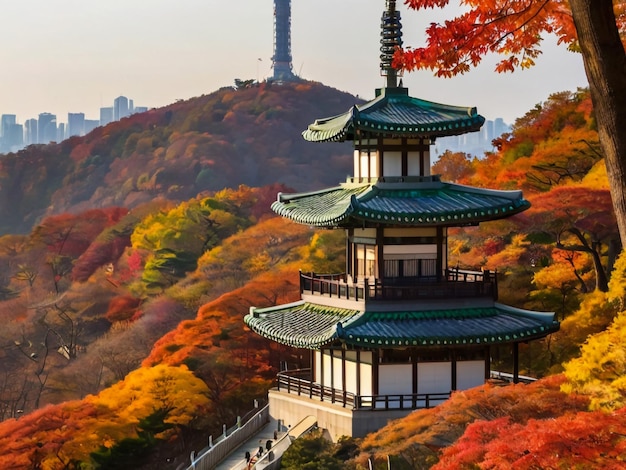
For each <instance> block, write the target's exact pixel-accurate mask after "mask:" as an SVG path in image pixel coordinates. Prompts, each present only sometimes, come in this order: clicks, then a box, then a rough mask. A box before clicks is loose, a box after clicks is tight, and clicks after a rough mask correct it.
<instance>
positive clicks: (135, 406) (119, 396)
mask: <svg viewBox="0 0 626 470" xmlns="http://www.w3.org/2000/svg"><path fill="white" fill-rule="evenodd" d="M207 390H208V389H207V387H206V384H205V383H204V382H202V381H201V380H200V379H198V378H197V377H196V376H195V375H193V373H192V372H190V371H189V370H188V369H187V367H185V366H180V367H170V366H166V365H162V364H160V365H156V366H154V367H142V368H140V369H137V370H135V371H133V372H131V373H130V374H128V375H127V376H126V378H125V379H124V380H123V381H121V382H118V383H116V384H115V385H113V386H111V387H109V388H107V389H105V390H103V391H102V392H100V393H99V394H98V395H96V396H93V395H90V396H88V397H87V398H86V399H85V400H86V401H88V402H91V403H93V404H95V405H100V406H103V407H106V408H108V409H109V410H110V411H111V412H112V413H113V415H114V416H113V417H112V420H111V424H112V425H113V426H118V425H122V426H124V425H125V424H128V423H132V424H135V423H137V422H138V421H139V419H140V418H143V417H145V416H148V415H149V414H150V413H152V412H154V411H155V410H157V409H159V408H164V407H167V408H171V409H172V411H171V412H170V414H169V415H168V418H167V419H166V421H167V422H168V423H177V424H184V423H187V422H189V421H190V420H191V419H192V418H193V417H194V416H195V414H196V413H197V411H198V409H200V408H202V407H203V406H205V405H207V404H208V399H207V398H206V396H205V393H206V392H207Z"/></svg>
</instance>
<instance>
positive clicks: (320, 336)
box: [244, 301, 360, 349]
mask: <svg viewBox="0 0 626 470" xmlns="http://www.w3.org/2000/svg"><path fill="white" fill-rule="evenodd" d="M250 310H251V311H250V314H248V315H246V316H245V317H244V322H245V323H246V325H248V326H249V327H250V329H251V330H252V331H254V332H256V333H258V334H259V335H261V336H263V337H265V338H269V339H271V340H273V341H276V342H278V343H282V344H287V345H289V346H293V347H296V348H313V349H314V348H317V347H320V346H322V345H324V344H327V343H329V342H332V341H333V340H334V339H336V338H337V324H348V323H350V322H351V321H353V320H354V319H355V318H357V317H358V316H359V315H360V312H359V311H357V310H349V309H343V308H333V307H325V306H321V305H316V304H312V303H308V302H304V301H299V302H294V303H291V304H286V305H280V306H277V307H269V308H263V309H258V308H257V309H250Z"/></svg>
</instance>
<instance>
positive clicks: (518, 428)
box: [0, 83, 626, 469]
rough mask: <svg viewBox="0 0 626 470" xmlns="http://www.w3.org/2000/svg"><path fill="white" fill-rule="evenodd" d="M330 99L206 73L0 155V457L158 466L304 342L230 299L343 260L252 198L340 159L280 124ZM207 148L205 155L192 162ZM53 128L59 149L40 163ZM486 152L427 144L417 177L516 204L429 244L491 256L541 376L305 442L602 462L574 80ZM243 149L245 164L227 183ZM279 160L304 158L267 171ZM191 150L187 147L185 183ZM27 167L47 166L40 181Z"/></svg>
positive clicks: (604, 303) (431, 455)
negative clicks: (544, 332) (1, 213)
mask: <svg viewBox="0 0 626 470" xmlns="http://www.w3.org/2000/svg"><path fill="white" fill-rule="evenodd" d="M281 93H284V94H283V95H281ZM326 94H327V95H328V97H329V98H328V109H326V104H324V105H323V106H322V105H321V104H320V102H322V101H325V100H326V98H324V99H322V98H321V97H322V96H325V95H326ZM245 97H247V98H245ZM305 97H306V98H305ZM283 99H284V100H285V101H284V102H283V101H282V100H283ZM301 100H302V102H301ZM307 100H311V101H312V102H311V103H309V102H308V101H307ZM333 100H334V101H335V103H334V104H333V103H331V102H332V101H333ZM348 101H350V97H348V96H347V95H345V94H342V93H339V92H337V91H335V90H331V89H328V88H325V87H321V86H320V85H316V84H310V83H303V84H299V85H289V86H288V87H286V88H284V89H283V88H280V87H267V86H266V87H263V86H261V87H257V88H252V89H242V90H232V89H229V90H220V91H218V92H216V93H214V94H211V95H207V96H204V97H201V98H197V99H195V100H190V101H189V102H181V103H176V104H174V105H172V106H170V107H167V108H164V109H163V110H155V111H152V112H150V113H147V114H146V115H140V116H136V117H133V118H130V119H126V120H123V121H121V122H119V123H115V125H114V126H112V127H109V126H107V127H105V128H101V129H98V130H96V131H94V132H95V133H94V134H90V135H89V136H87V137H86V138H84V139H82V140H81V139H73V140H71V141H67V142H63V143H60V144H58V145H56V144H55V145H52V146H49V147H40V148H38V147H29V148H28V149H26V150H25V151H24V152H22V153H20V154H18V155H9V156H5V157H1V158H0V160H2V159H6V160H2V161H3V162H4V163H3V165H5V164H7V165H8V164H9V163H7V162H10V165H13V168H18V167H19V168H21V171H22V172H21V173H19V172H18V174H19V175H20V176H19V178H20V183H19V184H17V185H16V188H17V187H19V188H21V189H20V191H22V193H20V194H26V196H25V197H27V199H28V201H30V202H28V201H23V202H22V201H16V202H15V204H18V203H19V204H22V207H26V205H28V204H30V206H29V207H30V208H29V209H28V210H25V211H24V212H22V214H23V220H22V219H20V225H19V227H20V230H16V231H15V233H12V234H6V235H4V236H2V237H0V263H1V266H2V267H3V269H2V271H1V272H2V276H1V277H0V316H1V318H2V320H3V322H4V325H3V329H2V330H1V331H0V345H1V346H2V348H0V359H1V360H0V369H1V371H2V374H0V405H2V406H1V407H0V419H2V421H3V422H2V423H0V468H12V469H13V468H15V469H31V468H42V469H44V468H45V469H78V468H81V469H97V468H103V469H104V468H138V469H140V468H145V469H158V468H163V469H174V468H177V467H178V466H179V465H180V464H181V463H183V462H184V461H185V459H188V456H189V453H190V451H191V450H196V451H198V450H200V449H201V448H203V447H204V446H205V445H206V439H207V435H208V434H214V435H215V434H219V433H220V432H221V426H222V424H223V423H232V422H234V419H235V417H236V416H237V415H242V414H243V413H245V412H246V411H248V410H249V408H250V407H251V404H252V400H253V399H255V398H261V397H263V396H264V395H265V393H266V390H267V389H268V387H269V386H270V385H271V382H272V379H273V377H274V376H275V373H276V371H277V369H278V367H279V362H280V361H287V362H288V363H289V366H290V367H298V366H300V365H303V364H307V363H308V359H307V355H306V354H307V353H306V351H300V350H290V349H288V348H286V347H283V346H278V345H277V344H271V343H269V342H267V341H266V340H264V339H263V338H261V337H259V336H257V335H254V334H252V333H251V332H250V331H248V330H247V328H245V326H244V324H243V321H242V317H243V315H244V314H245V313H247V312H248V309H249V307H250V306H251V305H255V306H259V307H261V306H269V305H274V304H276V303H283V302H288V301H291V300H295V299H297V298H298V296H299V288H298V281H297V278H298V270H299V269H302V270H315V271H317V272H331V271H342V270H343V268H344V261H345V260H344V253H345V249H344V240H343V236H344V235H343V233H341V232H340V231H313V230H311V229H309V228H308V227H305V226H300V225H295V224H292V223H289V222H288V221H286V220H283V219H282V218H279V217H275V216H274V215H273V214H272V213H271V211H270V210H269V206H270V204H271V202H272V201H273V200H274V199H275V197H276V193H277V192H279V191H286V190H287V187H286V186H287V185H289V186H294V187H296V188H297V189H298V190H302V189H315V188H320V187H323V186H330V185H335V184H336V183H338V181H337V178H336V175H337V174H346V173H349V172H351V170H350V169H349V167H350V165H351V161H352V159H351V156H350V153H351V152H350V150H349V149H346V148H345V147H343V146H341V145H336V146H328V147H325V146H323V145H322V146H320V145H307V144H305V143H304V144H300V143H299V139H300V137H299V133H300V131H301V130H302V129H304V128H305V126H306V124H308V123H309V122H310V121H312V120H313V119H314V118H316V117H322V116H328V115H331V114H334V113H335V112H336V111H337V109H344V108H348V107H349V106H350V103H348ZM225 102H226V103H228V105H227V106H226V105H223V103H225ZM220 103H222V104H220ZM252 103H256V104H257V105H258V106H263V108H262V109H264V111H262V112H260V113H258V114H257V111H258V109H260V108H255V107H254V106H255V105H253V104H252ZM260 103H265V104H263V105H261V104H260ZM270 103H271V104H270ZM220 106H223V107H220ZM300 106H302V107H303V109H308V111H304V110H303V109H299V107H300ZM331 108H332V109H331ZM254 109H257V111H253V110H254ZM270 109H272V110H274V112H275V113H277V114H278V115H281V113H285V114H286V115H288V116H290V117H289V122H287V120H286V121H284V122H283V121H282V120H278V119H277V120H276V121H274V118H273V117H272V115H273V114H272V112H270ZM309 112H310V113H311V115H308V114H307V113H309ZM168 113H169V114H168ZM215 113H218V114H215ZM219 116H221V118H220V119H217V118H218V117H219ZM261 116H264V117H263V118H261ZM212 119H213V120H212ZM257 120H258V128H256V130H254V128H255V125H254V123H255V122H257ZM217 121H219V124H217ZM226 122H233V123H234V125H233V126H232V128H231V127H228V126H227V125H226ZM294 122H295V123H296V124H293V123H294ZM211 126H214V127H211ZM220 126H221V127H220ZM209 127H210V129H212V130H210V131H207V130H200V129H207V128H209ZM291 127H293V130H292V134H291V137H290V138H289V139H290V140H289V143H286V142H287V140H285V139H286V136H287V135H288V132H287V130H286V129H287V128H291ZM245 129H248V130H245ZM242 132H245V135H246V137H245V138H243V137H242V134H241V133H242ZM268 132H271V133H272V134H271V136H268V135H267V133H268ZM105 133H106V135H108V136H109V137H106V138H105ZM111 136H115V137H111ZM122 136H124V137H122ZM133 136H134V137H133ZM165 136H167V137H165ZM218 136H219V139H218ZM216 139H217V140H216ZM231 139H232V140H231ZM237 139H239V140H237ZM241 139H243V140H241ZM96 142H99V144H98V145H96ZM114 142H115V144H114ZM235 142H239V144H238V145H235ZM105 143H106V144H105ZM218 143H219V145H218ZM215 145H217V147H218V148H219V149H222V150H223V151H224V153H223V155H226V157H224V158H223V159H219V158H217V157H215V156H213V157H211V160H213V163H210V164H209V163H207V161H208V160H207V161H205V160H203V159H204V158H208V157H205V156H206V155H213V154H210V153H209V152H210V151H212V150H211V149H214V146H215ZM281 145H284V146H285V151H284V153H280V154H278V153H277V150H276V149H277V148H278V147H281ZM301 145H302V148H303V149H304V148H305V147H306V151H304V150H303V151H302V152H300V151H298V152H294V151H293V150H294V149H296V148H300V146H301ZM64 146H65V147H67V148H66V150H64V152H66V155H67V156H68V157H69V159H66V160H67V161H65V160H63V159H60V160H58V162H61V161H63V162H65V163H64V164H63V165H65V166H63V165H62V164H61V163H58V165H57V166H55V165H52V163H51V162H48V161H47V158H50V159H53V158H60V156H61V155H62V154H63V152H61V149H62V148H64ZM105 147H106V148H108V149H110V150H108V151H107V152H104V151H103V150H102V149H103V148H105ZM127 147H128V150H126V148H127ZM257 147H258V148H257ZM498 148H499V150H498V152H496V153H493V154H489V155H486V156H485V157H484V158H480V159H479V158H473V157H469V156H467V155H464V154H450V153H449V154H445V155H443V156H442V157H441V159H440V160H439V161H438V162H437V163H436V164H435V165H434V168H433V173H440V174H442V175H443V178H444V179H447V180H454V181H458V182H461V183H467V184H472V185H476V186H486V187H495V188H522V189H524V191H525V196H526V197H527V198H528V199H529V200H530V201H531V202H532V208H531V209H530V210H528V211H526V212H525V213H522V214H519V215H517V216H515V217H513V218H510V219H506V220H501V221H497V222H491V223H486V224H483V226H481V227H474V228H463V229H456V230H454V231H451V236H450V241H449V243H450V257H449V258H450V262H451V263H452V264H455V265H456V264H458V265H459V266H461V267H468V268H472V269H476V268H481V267H482V268H485V269H496V270H497V271H498V276H499V284H500V294H501V299H502V301H503V302H505V303H508V304H512V305H515V306H518V307H526V308H532V309H535V310H548V311H556V312H558V315H559V318H560V320H561V321H562V327H561V330H560V331H559V332H558V333H556V334H554V335H552V336H551V337H549V338H546V339H545V340H543V341H541V342H534V343H533V344H532V345H522V346H521V347H520V365H521V367H522V370H521V371H520V373H521V374H524V375H531V376H537V377H546V378H544V379H542V380H540V381H538V382H537V383H535V384H534V385H532V386H524V385H517V386H509V387H499V386H496V385H494V384H488V385H486V386H484V387H478V388H476V389H473V390H471V391H466V392H461V393H457V394H454V395H453V397H452V398H451V399H450V400H449V401H448V402H447V403H446V404H444V405H442V406H440V407H437V408H435V409H432V410H425V411H420V412H416V413H412V414H411V416H410V417H408V418H406V419H404V420H399V421H396V422H393V423H390V425H389V426H388V427H385V428H383V429H382V430H381V431H380V432H378V433H374V434H372V435H370V436H368V437H366V438H365V439H363V440H362V441H359V442H352V441H342V442H341V443H340V444H339V445H338V446H332V445H324V446H322V447H323V448H324V451H323V452H324V458H322V457H321V456H320V455H319V454H316V457H319V459H318V461H319V462H322V461H323V462H325V464H329V462H332V461H336V462H337V467H336V468H354V469H363V468H368V465H369V464H368V459H370V460H371V462H372V464H373V466H374V468H377V469H378V468H381V469H382V468H387V467H386V466H387V456H389V458H390V460H391V461H392V462H393V468H394V469H396V468H399V469H404V468H406V469H409V468H430V467H435V468H446V469H449V468H472V465H483V466H485V468H500V467H499V465H501V464H502V463H503V462H516V465H518V466H519V468H533V466H534V468H559V467H563V468H610V464H611V463H612V462H619V461H621V460H624V459H625V458H626V449H625V446H626V440H625V438H624V436H626V418H625V417H624V416H625V413H624V404H625V403H624V397H625V396H626V393H624V386H623V379H622V377H623V371H624V369H626V359H624V358H626V346H624V345H625V344H626V341H624V340H623V336H624V333H623V332H624V331H626V328H625V327H623V323H624V321H625V320H624V319H625V318H626V314H624V313H622V311H623V310H624V302H625V301H626V294H625V292H626V257H624V256H622V257H618V254H619V251H620V247H619V236H618V234H617V227H616V224H615V220H614V217H613V215H612V209H611V205H610V193H609V191H608V183H607V179H606V171H605V170H604V162H603V156H602V154H601V152H600V151H599V146H598V139H597V134H596V131H595V120H594V116H593V110H592V108H591V103H590V100H589V96H588V93H587V92H586V91H585V90H577V91H576V92H563V93H558V94H555V95H552V96H550V97H549V98H548V99H547V100H546V101H545V102H544V103H541V104H538V105H537V106H536V107H535V108H534V109H532V110H531V111H529V112H528V113H527V114H526V115H525V116H523V117H521V118H519V119H518V120H517V121H516V123H515V126H514V128H513V130H512V132H511V133H510V134H509V135H505V136H503V137H502V138H501V139H500V140H499V141H498ZM227 149H230V150H228V152H233V153H228V152H227V151H226V150H227ZM236 149H240V150H241V149H243V150H242V153H241V154H239V153H236V152H235V150H236ZM290 149H291V150H290ZM39 151H40V152H42V153H38V152H39ZM329 151H330V152H332V151H334V152H336V153H334V154H333V153H328V152H329ZM46 152H48V153H46ZM168 152H170V153H169V156H168ZM44 155H46V157H44ZM55 155H56V156H55ZM277 155H282V156H277ZM342 155H343V160H344V161H340V160H342ZM96 156H97V157H98V158H96ZM252 156H254V158H253V160H254V162H255V165H256V168H257V170H256V173H257V178H258V181H252V182H251V183H250V184H249V185H244V184H241V183H249V182H250V181H251V180H248V179H246V178H248V177H251V176H250V174H248V173H247V172H246V171H244V170H243V169H242V168H243V167H242V166H241V165H243V166H246V165H249V164H251V162H250V161H249V160H250V158H252ZM316 157H318V158H317V161H316ZM20 158H24V161H29V162H32V161H40V162H41V166H39V167H37V166H34V167H29V166H28V165H26V164H25V163H23V162H21V161H20ZM288 158H290V159H292V160H289V161H288V160H287V159H288ZM28 159H30V160H28ZM33 159H35V160H33ZM37 159H39V160H37ZM291 161H293V162H294V166H297V167H298V168H299V170H300V171H303V172H305V175H304V176H303V175H302V174H299V175H298V174H295V173H294V174H292V173H290V172H284V171H279V168H282V167H284V166H287V167H288V168H291V163H289V162H291ZM79 162H82V163H79ZM197 162H205V163H206V165H207V167H206V168H203V170H204V169H206V170H207V172H205V173H204V175H205V176H206V179H205V178H204V177H203V178H200V181H202V183H200V182H198V181H197V180H198V176H199V174H200V173H202V171H203V170H200V172H199V173H198V172H196V173H193V171H192V169H193V165H195V164H196V163H197ZM233 162H234V163H233ZM243 162H247V163H246V165H244V164H243ZM298 162H299V163H298ZM176 164H180V165H179V166H175V165H176ZM203 164H204V163H200V166H202V165H203ZM20 165H23V166H20ZM29 165H30V164H29ZM46 165H48V166H46ZM331 165H332V166H331ZM342 165H343V166H342ZM6 168H8V167H3V173H2V174H1V175H0V176H1V177H2V178H4V179H3V180H2V181H3V183H2V188H1V192H2V194H3V195H4V196H3V198H4V197H5V196H6V194H7V193H6V192H5V186H4V181H10V178H8V176H7V173H6V171H8V170H7V169H6ZM28 168H30V170H28ZM199 168H200V167H199ZM250 168H252V167H250ZM331 168H332V169H331ZM98 169H99V170H98ZM81 171H82V173H81ZM98 171H100V173H98ZM48 172H50V173H51V174H52V173H54V174H55V175H57V176H55V177H54V178H56V180H55V179H54V178H52V177H50V182H51V183H52V182H53V181H56V183H54V184H52V185H51V186H50V187H49V188H48V189H47V190H44V188H40V187H39V183H40V182H41V181H43V179H39V178H44V177H43V176H42V175H43V174H44V173H46V174H47V173H48ZM188 172H191V173H188ZM342 172H343V173H342ZM192 173H193V175H194V176H193V181H192V178H191V176H190V174H192ZM69 175H72V176H69ZM142 175H144V176H142ZM176 175H178V176H176ZM216 175H219V176H216ZM283 175H284V176H283ZM45 178H48V176H46V177H45ZM90 178H92V179H91V180H90V181H94V180H96V181H99V180H100V179H102V181H103V182H104V183H103V184H100V183H98V184H97V185H96V184H95V183H94V184H93V185H91V186H90V185H88V184H87V183H86V181H87V180H89V179H90ZM178 178H180V179H178ZM238 178H239V179H238ZM128 181H130V182H128ZM303 181H306V186H304V185H303V184H300V183H302V182H303ZM261 183H262V185H261ZM55 185H56V186H55ZM220 185H223V187H230V188H227V189H222V188H221V187H219V186H220ZM253 186H255V187H253ZM89 188H90V189H89ZM124 188H126V189H124ZM31 190H32V191H33V192H34V193H35V194H36V195H38V196H37V197H35V196H34V195H32V194H31ZM118 193H119V198H117V199H116V197H117V196H116V194H118ZM46 195H47V196H46ZM63 195H65V196H63ZM45 197H47V198H48V199H47V202H46V200H44V199H45ZM39 199H41V201H40V202H41V204H40V205H39V206H37V208H35V202H36V201H38V200H39ZM3 207H4V206H3ZM3 210H4V209H3ZM29 220H30V221H35V220H37V222H36V223H35V224H34V225H33V226H32V227H30V226H28V221H29ZM5 222H6V221H5ZM6 223H7V227H8V226H9V224H8V222H6ZM20 231H22V232H23V234H17V233H18V232H20ZM500 357H509V354H499V351H498V350H497V348H496V349H494V351H493V360H494V364H495V366H496V367H498V368H500V369H501V370H504V371H507V369H508V368H510V366H511V365H510V364H507V363H506V362H505V361H501V360H500ZM565 431H566V432H565ZM300 446H306V442H302V443H300V444H299V446H298V447H296V451H298V449H300V455H307V453H306V452H305V451H304V450H303V448H302V447H300ZM322 447H320V449H321V448H322ZM320 452H321V451H320ZM345 459H349V461H348V462H345V461H344V460H345ZM291 461H292V462H296V463H294V464H293V465H295V466H294V467H291V468H298V465H301V461H298V460H297V459H293V460H291ZM120 462H124V464H123V465H125V467H124V466H120V465H122V464H120ZM286 462H287V463H289V459H287V460H286ZM298 462H300V463H298ZM437 465H438V467H436V466H437ZM312 468H315V467H312ZM324 468H332V467H324Z"/></svg>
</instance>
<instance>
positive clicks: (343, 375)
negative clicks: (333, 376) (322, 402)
mask: <svg viewBox="0 0 626 470" xmlns="http://www.w3.org/2000/svg"><path fill="white" fill-rule="evenodd" d="M341 390H342V391H344V392H345V391H347V390H348V387H347V386H346V350H345V349H343V348H341Z"/></svg>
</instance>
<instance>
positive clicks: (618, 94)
mask: <svg viewBox="0 0 626 470" xmlns="http://www.w3.org/2000/svg"><path fill="white" fill-rule="evenodd" d="M390 3H392V4H393V6H394V8H395V1H392V2H390ZM405 3H406V4H407V5H408V6H409V7H410V8H413V9H416V10H418V9H424V8H434V7H443V6H445V5H447V4H448V3H449V0H405ZM460 3H461V4H463V5H465V6H467V7H468V8H467V9H466V11H465V12H464V13H462V14H460V15H459V16H458V17H456V18H453V19H451V20H448V21H446V22H445V24H443V25H442V24H437V23H431V25H430V26H429V27H428V29H427V31H426V34H427V41H426V45H425V46H424V47H417V48H415V49H405V50H402V51H398V53H397V55H396V60H395V62H394V64H395V65H396V66H397V67H401V68H403V69H406V70H415V69H425V68H428V69H431V70H434V71H435V73H436V75H437V76H442V77H451V76H454V75H458V74H463V73H465V72H468V71H469V70H470V68H471V67H473V66H476V65H478V64H479V63H480V62H481V59H482V58H483V57H484V56H485V55H487V54H489V53H496V54H502V55H504V56H505V57H504V58H503V59H502V60H501V61H500V62H499V63H498V64H497V65H496V71H497V72H512V71H513V70H515V69H516V68H522V69H523V68H527V67H531V66H532V65H534V60H535V59H536V58H537V56H538V55H539V54H540V53H541V50H540V45H541V41H542V39H543V38H542V33H551V34H555V35H556V37H557V38H558V41H559V43H562V44H567V45H568V46H569V48H570V49H571V50H578V51H580V52H581V53H582V57H583V63H584V66H585V71H586V74H587V79H588V81H589V88H590V91H591V98H592V101H593V105H594V109H595V115H596V120H597V125H598V133H599V137H600V143H601V144H602V150H603V153H604V156H605V158H606V165H607V169H608V173H609V181H610V185H611V195H612V198H613V206H614V209H615V213H616V217H617V223H618V226H619V232H620V236H621V241H622V245H623V246H626V134H625V133H624V132H623V129H625V128H626V74H625V73H624V70H625V69H626V53H625V51H624V45H623V43H622V39H621V37H620V34H624V33H625V29H626V9H625V4H624V2H623V1H621V0H569V1H568V2H566V1H564V0H542V1H539V0H513V1H510V0H491V1H483V0H465V1H461V2H460Z"/></svg>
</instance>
